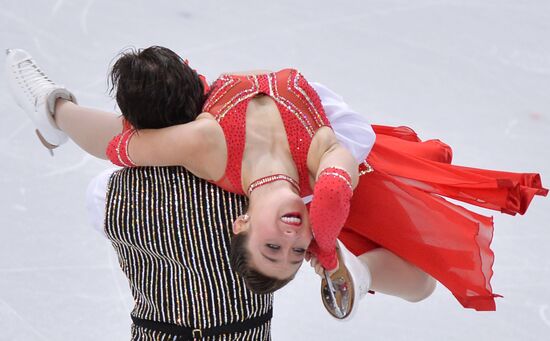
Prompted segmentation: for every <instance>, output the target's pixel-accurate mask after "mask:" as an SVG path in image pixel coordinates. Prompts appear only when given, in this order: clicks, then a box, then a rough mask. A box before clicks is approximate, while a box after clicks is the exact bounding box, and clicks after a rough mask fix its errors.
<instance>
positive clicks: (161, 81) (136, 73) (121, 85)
mask: <svg viewBox="0 0 550 341" xmlns="http://www.w3.org/2000/svg"><path fill="white" fill-rule="evenodd" d="M110 80H111V84H112V88H111V92H114V93H115V98H116V101H117V103H118V106H119V108H120V110H121V112H122V115H123V116H124V118H125V119H126V120H127V121H128V122H130V124H132V126H133V127H134V128H136V129H145V128H164V127H168V126H172V125H176V124H182V123H187V122H190V121H193V120H194V119H195V118H196V117H197V115H198V114H200V113H201V111H202V106H203V104H204V100H205V98H206V96H205V95H204V88H203V85H202V83H201V81H200V79H199V76H198V74H197V72H195V71H194V70H193V69H191V68H190V67H189V66H188V65H187V63H185V62H184V61H183V60H182V59H181V58H180V57H179V56H178V55H177V54H176V53H174V52H173V51H171V50H169V49H167V48H165V47H160V46H151V47H148V48H146V49H138V50H135V49H131V50H127V51H124V52H122V53H121V54H120V57H119V58H118V59H117V61H116V62H115V64H114V65H113V68H112V70H111V74H110Z"/></svg>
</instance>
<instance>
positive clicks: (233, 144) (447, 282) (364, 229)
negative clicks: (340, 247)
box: [204, 70, 548, 310]
mask: <svg viewBox="0 0 550 341" xmlns="http://www.w3.org/2000/svg"><path fill="white" fill-rule="evenodd" d="M258 94H266V95H269V96H270V97H271V98H273V100H274V101H275V102H276V104H277V107H278V108H279V111H280V113H281V117H282V119H283V123H284V126H285V129H286V133H287V136H288V139H289V146H290V148H291V152H292V157H293V159H294V162H295V163H296V167H297V169H298V172H299V176H300V179H299V183H300V185H301V195H308V194H311V192H312V190H311V188H310V186H309V179H308V171H307V167H306V159H307V151H308V149H309V145H310V143H311V140H312V138H313V136H314V134H315V132H316V131H317V130H318V129H319V128H320V127H322V126H328V125H329V122H328V121H327V119H326V117H325V115H324V112H323V108H322V106H321V103H320V100H319V98H318V96H317V94H316V93H315V91H314V90H313V89H312V88H311V86H310V85H309V84H308V83H307V82H306V81H305V79H304V78H303V77H302V76H301V75H300V74H299V73H298V72H297V71H295V70H282V71H279V72H277V73H271V74H267V75H258V76H233V75H225V76H222V77H221V78H219V79H218V80H217V81H216V82H215V83H214V84H213V85H212V87H211V92H210V96H209V99H208V101H207V103H206V104H205V107H204V111H206V112H210V113H211V114H213V115H215V116H216V117H217V120H218V122H219V123H220V125H221V127H222V129H223V131H224V134H225V136H226V140H227V152H228V163H227V167H226V172H225V176H224V177H223V178H222V179H221V180H219V181H218V182H217V184H218V185H219V186H221V187H222V188H224V189H226V190H229V191H232V192H236V193H241V194H242V193H243V189H242V188H241V161H242V155H243V151H244V142H245V118H246V115H245V114H246V108H247V105H248V103H249V101H250V100H251V99H252V98H253V97H254V96H256V95H258ZM373 128H374V131H375V133H376V142H375V145H374V147H373V149H372V151H371V153H370V154H369V156H368V158H367V161H368V164H370V166H372V168H371V167H370V166H368V164H366V163H365V164H363V165H361V166H360V171H361V173H362V174H363V175H362V176H361V177H360V181H359V184H358V186H357V188H356V189H355V191H354V193H353V197H352V199H351V209H350V213H349V216H348V218H347V220H346V223H345V225H344V228H343V229H342V230H341V231H340V226H334V228H333V229H327V230H326V231H314V232H316V237H321V236H318V234H320V233H323V234H324V235H323V236H322V237H323V238H320V239H321V240H332V237H335V236H334V234H337V233H338V232H340V233H339V235H338V238H339V239H340V240H341V241H342V242H343V243H344V244H345V245H346V247H347V248H348V249H350V250H351V251H352V252H353V253H354V254H355V255H360V254H363V253H365V252H367V251H369V250H372V249H374V248H377V247H384V248H386V249H388V250H390V251H392V252H393V253H395V254H396V255H398V256H400V257H401V258H403V259H405V260H406V261H408V262H410V263H412V264H414V265H416V266H417V267H419V268H420V269H422V270H424V271H425V272H427V273H428V274H430V275H431V276H433V277H434V278H435V279H437V280H438V281H439V282H440V283H441V284H443V285H444V286H446V287H447V288H448V289H449V290H450V291H451V292H452V293H453V295H455V297H456V298H457V299H458V301H459V302H460V303H461V304H462V305H463V306H464V307H467V308H473V309H476V310H494V309H495V302H494V297H497V296H498V295H495V294H494V293H493V291H492V288H491V285H490V280H491V277H492V275H493V270H492V265H493V260H494V255H493V252H492V251H491V249H490V243H491V240H492V237H493V221H492V218H490V217H486V216H483V215H479V214H477V213H474V212H472V211H469V210H467V209H465V208H463V207H461V206H458V205H455V204H452V203H450V202H448V201H446V200H445V199H444V198H443V197H449V198H453V199H457V200H460V201H463V202H466V203H469V204H473V205H476V206H480V207H484V208H488V209H492V210H496V211H501V212H503V213H507V214H512V215H515V214H516V213H520V214H523V213H525V211H526V210H527V207H528V206H529V203H530V202H531V200H532V199H533V197H534V196H535V195H544V196H545V195H547V193H548V190H546V189H544V188H543V187H542V183H541V180H540V176H539V175H538V174H531V173H510V172H500V171H491V170H484V169H476V168H467V167H460V166H455V165H451V158H452V151H451V148H450V147H449V146H447V145H446V144H444V143H442V142H441V141H439V140H429V141H425V142H422V141H421V140H420V139H419V138H418V137H417V135H416V133H415V132H414V131H413V130H412V129H410V128H407V127H386V126H373ZM334 214H338V213H337V212H335V213H334ZM314 230H315V228H314ZM325 234H326V235H325ZM326 237H329V238H326ZM314 246H316V245H315V244H314Z"/></svg>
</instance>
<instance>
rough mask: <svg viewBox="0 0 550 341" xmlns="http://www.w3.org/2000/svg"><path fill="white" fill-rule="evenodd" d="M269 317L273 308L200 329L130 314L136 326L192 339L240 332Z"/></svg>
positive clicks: (258, 325)
mask: <svg viewBox="0 0 550 341" xmlns="http://www.w3.org/2000/svg"><path fill="white" fill-rule="evenodd" d="M271 317H273V309H269V311H268V312H267V313H265V314H263V315H260V316H256V317H253V318H251V319H248V320H245V321H242V322H234V323H228V324H223V325H221V326H217V327H210V328H202V329H201V328H191V327H185V326H178V325H176V324H172V323H166V322H157V321H151V320H144V319H140V318H139V317H135V316H132V321H133V322H134V324H135V325H136V326H139V327H143V328H146V329H150V330H154V331H158V332H162V333H166V334H170V335H174V336H179V337H180V338H178V340H193V339H200V338H203V337H209V336H217V335H222V334H230V333H241V332H244V331H247V330H249V329H253V328H256V327H260V326H262V325H263V324H265V323H266V322H268V321H269V320H271Z"/></svg>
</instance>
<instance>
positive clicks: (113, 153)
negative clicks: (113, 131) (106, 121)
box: [105, 121, 136, 167]
mask: <svg viewBox="0 0 550 341" xmlns="http://www.w3.org/2000/svg"><path fill="white" fill-rule="evenodd" d="M135 133H136V130H135V129H134V128H132V126H130V125H129V124H127V122H126V121H124V129H123V131H122V133H120V134H118V135H117V136H115V137H113V139H112V140H111V141H109V145H108V146H107V150H106V151H105V154H107V157H108V158H109V160H111V162H112V163H114V164H115V165H117V166H121V167H135V166H136V164H135V163H134V161H132V159H130V155H128V143H129V142H130V139H131V138H132V136H134V134H135Z"/></svg>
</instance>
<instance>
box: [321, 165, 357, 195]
mask: <svg viewBox="0 0 550 341" xmlns="http://www.w3.org/2000/svg"><path fill="white" fill-rule="evenodd" d="M322 176H333V177H335V178H338V179H340V180H343V181H344V182H345V183H346V184H347V185H348V186H349V189H351V190H352V191H353V186H352V185H351V175H349V173H348V171H346V170H345V169H343V168H339V167H328V168H325V169H323V170H322V171H321V173H319V176H318V177H317V180H319V179H320V178H321V177H322Z"/></svg>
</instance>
